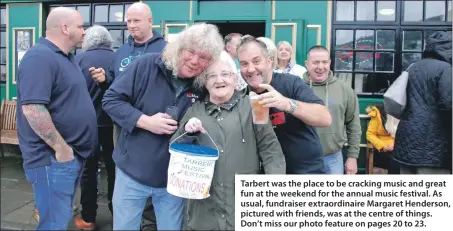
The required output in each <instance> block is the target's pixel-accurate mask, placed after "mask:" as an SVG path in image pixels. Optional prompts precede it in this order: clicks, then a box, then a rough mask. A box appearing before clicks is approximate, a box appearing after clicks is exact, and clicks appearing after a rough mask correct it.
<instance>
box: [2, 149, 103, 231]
mask: <svg viewBox="0 0 453 231" xmlns="http://www.w3.org/2000/svg"><path fill="white" fill-rule="evenodd" d="M0 167H1V169H0V178H1V209H0V211H1V213H0V216H1V226H0V230H34V229H35V226H36V224H37V222H36V220H35V218H34V211H33V208H34V199H33V188H32V186H31V185H30V184H29V183H28V182H27V180H26V179H25V175H24V171H23V169H22V161H21V158H20V156H18V155H6V156H5V157H4V158H2V159H0ZM99 188H100V189H99V191H100V194H99V197H98V205H99V208H98V216H97V224H98V229H99V230H112V216H111V214H110V211H109V210H108V206H107V204H108V203H107V180H106V174H105V171H102V172H101V185H100V187H99ZM78 207H79V208H80V205H78ZM79 211H80V210H78V212H76V213H75V215H78V214H79ZM69 230H77V228H76V227H75V226H74V222H71V223H70V224H69Z"/></svg>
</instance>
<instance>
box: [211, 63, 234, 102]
mask: <svg viewBox="0 0 453 231" xmlns="http://www.w3.org/2000/svg"><path fill="white" fill-rule="evenodd" d="M206 73H207V77H206V78H207V79H206V84H205V87H206V89H207V90H208V92H209V95H210V100H211V102H213V103H215V104H222V103H226V102H228V101H229V100H230V98H231V97H232V96H233V93H234V89H235V87H236V84H237V76H236V74H234V73H233V71H232V70H231V68H229V67H228V65H227V64H226V63H224V62H222V61H220V60H218V61H216V62H215V63H213V64H211V65H210V66H209V67H208V69H207V71H206Z"/></svg>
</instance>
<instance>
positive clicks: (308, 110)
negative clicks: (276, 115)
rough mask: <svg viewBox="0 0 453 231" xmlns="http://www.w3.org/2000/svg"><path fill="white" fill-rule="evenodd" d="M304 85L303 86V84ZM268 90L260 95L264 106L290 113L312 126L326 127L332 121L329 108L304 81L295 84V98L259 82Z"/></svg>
mask: <svg viewBox="0 0 453 231" xmlns="http://www.w3.org/2000/svg"><path fill="white" fill-rule="evenodd" d="M304 85H305V86H304ZM260 87H262V88H264V89H266V90H267V91H268V92H267V93H264V94H261V95H260V103H261V104H263V105H265V106H266V107H274V108H277V109H278V110H280V111H285V112H288V113H291V114H292V115H293V116H295V117H297V118H298V119H300V120H302V121H303V122H304V123H306V124H308V125H310V126H314V127H327V126H330V124H331V123H332V117H331V116H330V113H329V110H328V109H327V107H326V106H324V105H323V104H322V100H320V99H319V98H318V97H316V96H315V95H314V93H313V91H312V90H311V89H310V88H309V87H308V86H306V84H305V83H303V82H302V83H300V82H299V84H298V85H297V84H295V85H294V87H295V88H296V91H295V92H296V95H297V96H298V97H297V98H296V97H295V98H296V99H290V98H287V97H285V96H283V95H282V94H280V93H279V92H278V91H276V90H275V89H274V88H273V87H272V86H270V85H268V84H260Z"/></svg>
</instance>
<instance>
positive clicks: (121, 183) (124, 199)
mask: <svg viewBox="0 0 453 231" xmlns="http://www.w3.org/2000/svg"><path fill="white" fill-rule="evenodd" d="M149 197H152V202H153V205H154V212H155V214H156V220H157V229H158V230H181V229H182V217H183V206H184V204H183V199H182V198H180V197H176V196H173V195H171V194H169V193H168V192H167V188H153V187H150V186H146V185H143V184H140V183H138V182H136V181H135V180H133V179H131V178H130V177H129V176H127V175H126V174H125V173H124V172H122V171H121V170H120V169H119V168H118V167H117V168H116V178H115V189H114V190H113V230H139V229H140V222H141V219H142V214H143V209H144V208H145V204H146V201H147V200H148V198H149Z"/></svg>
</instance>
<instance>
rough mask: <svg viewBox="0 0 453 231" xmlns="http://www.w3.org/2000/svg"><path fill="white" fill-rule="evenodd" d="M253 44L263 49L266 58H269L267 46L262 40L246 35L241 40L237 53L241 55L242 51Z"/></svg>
mask: <svg viewBox="0 0 453 231" xmlns="http://www.w3.org/2000/svg"><path fill="white" fill-rule="evenodd" d="M251 43H255V44H257V45H258V46H259V48H260V49H261V53H262V54H263V56H264V57H265V58H268V57H269V52H268V51H267V45H266V43H264V42H263V41H261V40H258V39H256V38H255V37H253V36H251V35H244V36H243V37H242V38H241V42H240V43H239V45H238V48H237V49H236V51H237V53H239V51H240V50H242V49H243V48H244V47H246V46H248V45H249V44H251Z"/></svg>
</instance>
